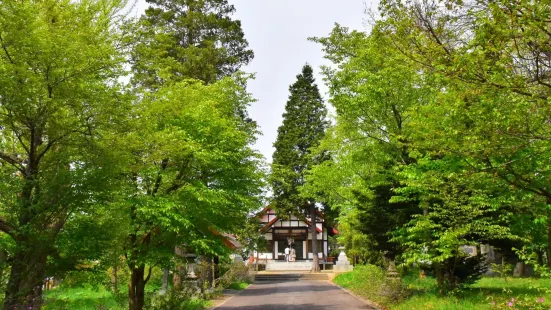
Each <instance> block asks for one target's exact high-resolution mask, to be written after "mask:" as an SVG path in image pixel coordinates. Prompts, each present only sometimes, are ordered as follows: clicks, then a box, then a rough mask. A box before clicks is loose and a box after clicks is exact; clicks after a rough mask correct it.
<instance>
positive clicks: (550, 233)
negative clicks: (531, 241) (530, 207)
mask: <svg viewBox="0 0 551 310" xmlns="http://www.w3.org/2000/svg"><path fill="white" fill-rule="evenodd" d="M550 213H551V212H550ZM549 217H551V215H550V216H549ZM547 267H550V268H551V219H549V224H548V226H547Z"/></svg>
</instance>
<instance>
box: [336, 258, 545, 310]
mask: <svg viewBox="0 0 551 310" xmlns="http://www.w3.org/2000/svg"><path fill="white" fill-rule="evenodd" d="M359 267H360V268H356V269H355V270H354V271H353V272H349V273H345V274H341V275H339V276H337V277H336V278H335V280H334V282H335V283H336V284H338V285H340V286H342V287H345V288H347V289H350V290H351V291H353V292H354V293H356V294H358V295H360V296H363V297H365V298H367V299H369V300H372V301H374V302H377V303H379V304H381V305H382V306H384V307H387V308H388V309H393V310H395V309H396V310H421V309H423V310H425V309H426V310H430V309H434V310H471V309H472V310H474V309H551V292H549V289H551V279H530V278H512V279H511V278H509V279H508V280H507V281H505V280H504V279H501V278H482V279H481V280H480V281H478V282H477V283H476V284H474V285H473V286H472V287H471V288H469V289H467V290H465V291H463V292H461V293H459V294H457V295H452V296H443V295H440V294H439V292H438V289H437V286H436V281H435V279H433V278H429V277H427V278H424V279H419V277H418V276H416V275H412V276H408V277H404V279H403V283H404V285H405V286H406V287H407V288H408V291H409V294H408V295H407V297H406V299H405V300H403V301H401V302H399V303H393V302H392V301H391V300H389V299H388V298H385V296H381V294H380V290H379V288H380V286H381V284H382V279H381V278H380V275H379V274H376V275H373V274H372V275H370V274H369V273H370V272H371V273H377V271H376V270H373V268H371V267H370V268H363V267H364V266H359ZM513 298H514V301H512V299H513ZM538 299H539V300H538ZM538 301H540V302H538ZM541 301H543V302H541ZM492 302H493V303H492ZM509 302H513V304H512V306H509V305H508V303H509Z"/></svg>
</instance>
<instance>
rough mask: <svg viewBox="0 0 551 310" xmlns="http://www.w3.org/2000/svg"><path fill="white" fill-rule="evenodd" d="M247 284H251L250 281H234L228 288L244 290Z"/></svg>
mask: <svg viewBox="0 0 551 310" xmlns="http://www.w3.org/2000/svg"><path fill="white" fill-rule="evenodd" d="M247 286H249V283H247V282H234V283H232V284H230V286H229V287H228V288H229V289H232V290H238V291H242V290H244V289H246V288H247Z"/></svg>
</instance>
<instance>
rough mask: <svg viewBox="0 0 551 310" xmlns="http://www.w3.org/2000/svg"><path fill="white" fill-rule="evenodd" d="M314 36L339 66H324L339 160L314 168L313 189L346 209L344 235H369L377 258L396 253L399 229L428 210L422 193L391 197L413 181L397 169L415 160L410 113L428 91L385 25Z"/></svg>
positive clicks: (331, 147) (328, 141)
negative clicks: (405, 181)
mask: <svg viewBox="0 0 551 310" xmlns="http://www.w3.org/2000/svg"><path fill="white" fill-rule="evenodd" d="M313 40H314V41H316V42H319V43H321V44H322V45H323V49H324V51H325V52H326V55H325V57H326V58H327V59H329V60H330V61H332V62H333V63H334V64H335V65H336V66H335V67H334V68H338V69H333V68H330V67H326V68H324V75H325V76H326V80H327V83H328V86H329V91H330V94H331V99H330V103H331V104H332V105H333V106H334V107H335V110H336V113H337V115H336V119H335V126H334V127H333V128H331V129H330V130H329V132H328V134H327V135H326V138H325V140H324V141H323V143H322V145H321V146H320V150H321V151H322V152H323V151H325V152H328V153H329V155H330V157H331V160H329V161H326V162H324V163H322V164H320V165H317V166H315V167H314V168H313V169H312V172H311V173H310V174H309V175H308V179H307V180H308V182H307V186H306V187H307V192H310V193H312V194H314V193H318V194H319V196H318V197H319V199H323V200H325V201H328V202H329V203H330V204H331V205H332V206H334V207H335V208H338V209H339V211H340V220H341V221H342V222H343V223H344V222H346V223H347V226H348V227H349V229H346V230H344V233H350V234H356V233H358V232H359V233H361V234H363V235H365V236H367V238H369V242H368V244H369V245H370V247H369V248H370V250H371V251H372V252H371V256H372V257H375V256H377V255H380V254H383V253H385V254H386V255H387V257H388V258H390V259H394V257H395V256H396V255H399V254H400V253H401V251H402V249H401V247H400V245H399V244H398V243H396V242H393V241H392V240H391V239H392V231H393V230H395V229H397V228H398V227H402V226H403V225H404V224H406V223H407V222H408V221H409V220H410V218H411V215H412V214H419V213H420V212H421V211H420V209H419V208H418V202H417V201H416V200H415V199H412V200H409V201H399V202H391V201H390V200H391V198H392V197H393V196H394V195H396V192H395V191H396V189H398V188H401V187H404V186H405V185H404V184H403V183H402V181H401V178H400V177H399V176H398V175H397V171H399V169H401V167H402V166H407V165H410V164H413V163H415V160H414V158H412V157H411V156H410V155H409V150H410V147H409V145H410V142H411V141H410V125H409V124H410V118H409V113H410V111H411V110H412V109H414V108H415V107H416V105H418V104H419V102H420V101H421V100H422V99H423V98H424V97H425V96H427V94H428V90H427V88H426V87H424V86H423V83H422V81H421V80H420V79H419V77H418V75H417V73H416V72H415V68H412V67H410V66H408V64H407V63H405V62H404V61H403V57H402V56H401V55H400V54H399V53H398V52H397V51H396V50H394V49H393V48H392V45H391V44H390V42H389V40H388V38H387V37H385V36H384V34H382V33H381V32H380V30H379V29H378V28H374V30H373V32H372V33H371V34H370V35H368V34H364V33H361V32H357V31H352V32H349V31H348V29H347V28H344V27H341V26H339V25H336V26H335V28H334V30H333V31H332V33H331V34H330V36H329V37H326V38H314V39H313ZM353 237H354V236H343V240H352V239H353ZM347 243H348V244H349V245H353V244H354V243H351V242H347ZM363 244H366V242H363ZM350 250H353V251H356V252H363V251H364V250H363V249H350ZM377 252H378V253H377ZM372 261H377V260H372ZM378 261H380V259H379V260H378Z"/></svg>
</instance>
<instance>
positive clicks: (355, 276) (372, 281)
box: [333, 265, 410, 305]
mask: <svg viewBox="0 0 551 310" xmlns="http://www.w3.org/2000/svg"><path fill="white" fill-rule="evenodd" d="M333 281H334V282H335V283H336V284H338V285H340V286H342V287H344V288H347V289H350V290H352V291H353V292H354V293H356V294H358V295H360V296H362V297H365V298H366V299H369V300H371V301H373V302H376V303H378V304H381V305H390V304H394V303H399V302H401V301H403V300H404V299H406V298H407V297H408V296H409V294H410V292H409V290H408V289H407V288H406V287H405V286H404V285H403V284H402V282H401V280H400V279H389V278H386V275H385V272H384V271H383V270H382V269H381V268H380V267H378V266H374V265H356V266H355V268H354V271H352V272H348V273H343V274H340V275H338V276H337V277H335V279H334V280H333Z"/></svg>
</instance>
